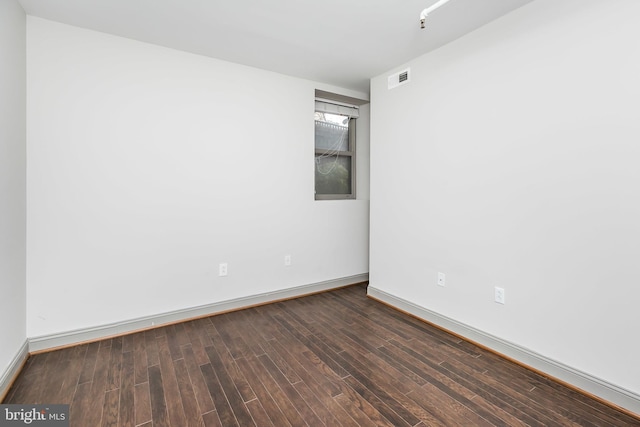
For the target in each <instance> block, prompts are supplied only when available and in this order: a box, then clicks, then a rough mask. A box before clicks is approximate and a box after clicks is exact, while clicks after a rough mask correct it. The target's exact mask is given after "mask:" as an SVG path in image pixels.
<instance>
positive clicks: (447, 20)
mask: <svg viewBox="0 0 640 427" xmlns="http://www.w3.org/2000/svg"><path fill="white" fill-rule="evenodd" d="M530 1H532V0H451V1H450V2H449V3H447V4H445V5H444V6H442V7H441V8H439V9H437V10H436V11H435V12H433V13H432V14H431V15H429V17H428V18H427V28H426V29H424V30H421V29H420V25H419V17H420V12H421V11H422V10H423V9H424V8H426V7H428V6H431V5H432V4H434V3H435V2H436V0H323V1H310V0H225V1H222V0H20V3H21V4H22V6H23V8H24V9H25V11H26V12H27V14H29V15H34V16H39V17H42V18H45V19H50V20H53V21H59V22H63V23H66V24H70V25H74V26H78V27H83V28H88V29H92V30H96V31H101V32H105V33H110V34H115V35H118V36H122V37H128V38H131V39H135V40H140V41H144V42H148V43H153V44H158V45H161V46H166V47H170V48H174V49H180V50H183V51H187V52H192V53H197V54H201V55H206V56H211V57H214V58H219V59H223V60H226V61H231V62H235V63H240V64H245V65H249V66H253V67H258V68H262V69H266V70H271V71H276V72H279V73H283V74H288V75H291V76H296V77H302V78H305V79H310V80H315V81H319V82H324V83H328V84H332V85H336V86H340V87H344V88H348V89H352V90H357V91H360V92H364V93H368V92H369V79H370V78H371V77H374V76H376V75H379V74H381V73H383V72H385V71H388V70H390V69H392V68H393V67H396V66H398V65H400V64H402V63H404V62H407V61H409V60H410V59H412V58H415V57H417V56H419V55H421V54H424V53H426V52H429V51H431V50H434V49H436V48H438V47H440V46H442V45H443V44H446V43H448V42H450V41H452V40H455V39H456V38H458V37H460V36H462V35H463V34H466V33H468V32H470V31H472V30H474V29H476V28H478V27H480V26H482V25H484V24H486V23H487V22H490V21H492V20H494V19H496V18H498V17H500V16H502V15H504V14H505V13H508V12H510V11H511V10H513V9H516V8H518V7H520V6H522V5H524V4H526V3H529V2H530Z"/></svg>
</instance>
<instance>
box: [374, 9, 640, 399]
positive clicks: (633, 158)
mask: <svg viewBox="0 0 640 427" xmlns="http://www.w3.org/2000/svg"><path fill="white" fill-rule="evenodd" d="M638 16H640V2H638V1H636V0H616V1H607V2H602V1H596V0H564V1H562V2H558V1H556V0H538V1H535V2H532V3H530V4H528V5H526V6H524V7H523V8H521V9H518V10H516V11H514V12H513V13H511V14H509V15H506V16H505V17H503V18H501V19H499V20H497V21H495V22H493V23H491V24H489V25H486V26H485V27H483V28H481V29H479V30H477V31H475V32H473V33H471V34H469V35H467V36H465V37H463V38H461V39H459V40H457V41H455V42H453V43H451V44H449V45H447V46H445V47H443V48H441V49H439V50H437V51H434V52H432V53H430V54H427V55H425V56H422V57H419V58H416V59H415V60H413V61H411V62H410V63H408V64H404V65H401V66H399V67H398V68H397V69H396V70H399V69H402V68H403V66H407V65H408V66H410V67H411V71H412V76H411V82H410V83H409V84H407V85H405V86H401V87H399V88H396V89H393V90H387V82H386V79H387V75H389V74H391V72H392V71H396V70H390V71H389V73H385V74H384V75H381V76H378V77H376V78H374V79H373V80H372V87H371V100H372V109H371V123H372V125H371V253H370V256H371V272H370V275H371V276H370V283H371V287H373V288H376V289H380V290H382V291H384V292H386V293H388V294H391V295H393V296H395V297H398V298H401V299H404V300H407V301H410V302H413V303H414V304H416V305H418V306H420V307H424V308H426V309H428V310H431V311H434V312H437V313H439V314H441V315H444V316H447V317H449V318H452V319H454V320H456V321H458V322H462V323H464V324H466V325H469V326H471V327H473V328H477V329H480V330H481V331H484V332H486V333H489V334H492V335H494V336H497V337H499V338H501V339H503V340H506V341H509V342H512V343H515V344H517V345H518V346H521V347H524V348H528V349H531V350H533V351H535V352H537V353H539V354H541V355H543V356H545V357H547V358H549V359H553V360H556V361H559V362H561V363H563V364H566V365H568V366H570V367H573V368H576V369H578V370H581V371H583V372H585V373H587V374H589V375H591V376H593V377H597V378H601V379H604V380H606V381H608V382H610V383H613V384H614V385H617V386H619V387H621V388H625V389H627V390H629V391H632V392H634V393H636V395H638V394H640V364H639V363H638V354H640V341H639V340H638V339H637V335H638V332H637V328H638V325H640V310H639V309H638V302H639V301H640V267H639V265H640V264H639V262H638V259H639V256H640V197H639V195H640V166H639V165H640V120H639V117H640V102H639V100H640V79H639V78H638V76H640V43H638V40H640V26H638V20H637V17H638ZM421 36H424V37H428V33H426V32H425V33H424V34H423V35H422V34H421ZM439 271H440V272H444V273H446V287H444V288H442V287H438V286H436V278H437V272H439ZM494 286H501V287H503V288H504V289H505V291H506V305H499V304H496V303H495V302H494V301H493V297H494V295H493V292H494Z"/></svg>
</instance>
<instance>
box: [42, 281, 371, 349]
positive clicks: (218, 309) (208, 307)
mask: <svg viewBox="0 0 640 427" xmlns="http://www.w3.org/2000/svg"><path fill="white" fill-rule="evenodd" d="M367 280H369V274H368V273H365V274H359V275H356V276H349V277H343V278H340V279H334V280H327V281H325V282H319V283H313V284H309V285H302V286H296V287H293V288H288V289H283V290H279V291H274V292H266V293H263V294H258V295H251V296H248V297H243V298H235V299H232V300H227V301H221V302H215V303H212V304H205V305H201V306H197V307H190V308H185V309H182V310H175V311H171V312H167V313H160V314H156V315H152V316H145V317H139V318H137V319H130V320H125V321H122V322H117V323H110V324H106V325H99V326H94V327H90V328H82V329H76V330H73V331H66V332H61V333H57V334H49V335H41V336H38V337H31V338H29V351H30V352H37V351H42V350H48V349H53V348H56V347H63V346H68V345H72V344H78V343H81V342H86V341H95V340H99V339H102V338H107V337H110V336H114V335H122V334H127V333H130V332H135V331H140V330H145V329H149V328H152V327H157V326H161V325H165V324H169V323H175V322H180V321H183V320H188V319H193V318H197V317H204V316H209V315H213V314H219V313H224V312H227V311H232V310H238V309H241V308H247V307H251V306H255V305H261V304H267V303H270V302H275V301H280V300H284V299H288V298H296V297H301V296H304V295H308V294H313V293H316V292H323V291H328V290H330V289H336V288H340V287H343V286H347V285H352V284H355V283H361V282H366V281H367Z"/></svg>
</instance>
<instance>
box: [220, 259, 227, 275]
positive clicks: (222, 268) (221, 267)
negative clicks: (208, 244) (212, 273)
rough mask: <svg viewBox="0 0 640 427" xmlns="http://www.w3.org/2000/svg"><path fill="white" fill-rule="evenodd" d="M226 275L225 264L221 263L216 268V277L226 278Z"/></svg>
mask: <svg viewBox="0 0 640 427" xmlns="http://www.w3.org/2000/svg"><path fill="white" fill-rule="evenodd" d="M227 274H228V265H227V263H226V262H221V263H220V265H219V266H218V275H219V276H226V275H227Z"/></svg>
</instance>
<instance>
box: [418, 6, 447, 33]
mask: <svg viewBox="0 0 640 427" xmlns="http://www.w3.org/2000/svg"><path fill="white" fill-rule="evenodd" d="M448 2H449V0H438V1H437V2H435V3H434V4H433V5H432V6H430V7H428V8H426V9H425V10H423V11H422V13H420V28H424V21H425V19H427V15H429V14H430V13H431V12H433V11H434V10H436V9H437V8H439V7H440V6H444V5H445V4H446V3H448Z"/></svg>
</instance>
